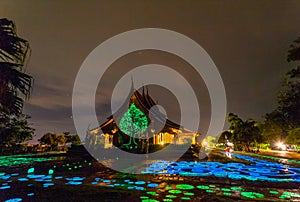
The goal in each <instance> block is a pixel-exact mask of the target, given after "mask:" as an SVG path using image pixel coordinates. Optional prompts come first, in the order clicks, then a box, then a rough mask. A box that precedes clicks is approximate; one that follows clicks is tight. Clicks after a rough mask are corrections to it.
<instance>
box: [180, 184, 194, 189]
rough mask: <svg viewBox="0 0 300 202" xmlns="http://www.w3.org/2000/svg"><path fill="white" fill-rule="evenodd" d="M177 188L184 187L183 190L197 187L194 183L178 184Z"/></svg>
mask: <svg viewBox="0 0 300 202" xmlns="http://www.w3.org/2000/svg"><path fill="white" fill-rule="evenodd" d="M176 188H177V189H183V190H189V189H194V188H195V187H194V186H193V185H189V184H178V185H176Z"/></svg>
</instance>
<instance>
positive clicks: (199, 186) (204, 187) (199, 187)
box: [197, 185, 209, 189]
mask: <svg viewBox="0 0 300 202" xmlns="http://www.w3.org/2000/svg"><path fill="white" fill-rule="evenodd" d="M197 188H198V189H209V186H206V185H198V186H197Z"/></svg>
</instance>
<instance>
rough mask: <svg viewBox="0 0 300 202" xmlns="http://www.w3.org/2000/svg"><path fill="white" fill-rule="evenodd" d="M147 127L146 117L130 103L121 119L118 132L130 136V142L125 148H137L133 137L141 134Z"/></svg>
mask: <svg viewBox="0 0 300 202" xmlns="http://www.w3.org/2000/svg"><path fill="white" fill-rule="evenodd" d="M147 127H148V119H147V117H146V115H145V114H144V113H143V112H142V111H141V110H140V109H139V108H137V107H136V106H135V104H134V103H132V104H131V105H130V107H129V109H128V110H127V112H125V113H124V114H123V116H122V118H121V121H120V130H121V131H122V132H123V133H125V134H126V135H129V136H130V140H129V142H128V143H127V144H124V146H125V147H127V148H130V149H132V148H133V147H134V148H137V143H136V141H135V137H136V135H138V134H142V133H144V132H145V131H146V129H147Z"/></svg>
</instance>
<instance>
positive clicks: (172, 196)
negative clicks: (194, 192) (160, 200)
mask: <svg viewBox="0 0 300 202" xmlns="http://www.w3.org/2000/svg"><path fill="white" fill-rule="evenodd" d="M166 197H167V198H176V197H177V196H175V195H170V194H169V195H166Z"/></svg>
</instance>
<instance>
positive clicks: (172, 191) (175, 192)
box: [169, 189, 181, 194]
mask: <svg viewBox="0 0 300 202" xmlns="http://www.w3.org/2000/svg"><path fill="white" fill-rule="evenodd" d="M169 193H170V194H181V191H180V190H176V189H171V190H169Z"/></svg>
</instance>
